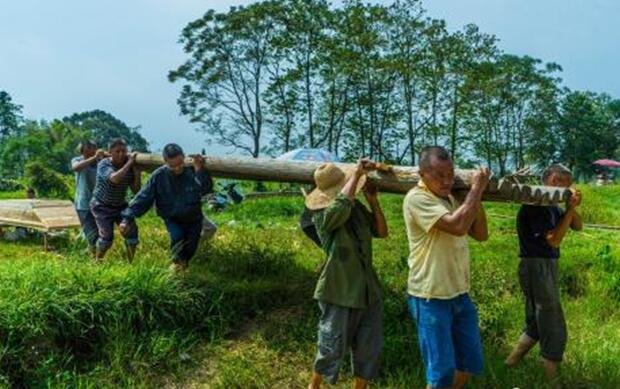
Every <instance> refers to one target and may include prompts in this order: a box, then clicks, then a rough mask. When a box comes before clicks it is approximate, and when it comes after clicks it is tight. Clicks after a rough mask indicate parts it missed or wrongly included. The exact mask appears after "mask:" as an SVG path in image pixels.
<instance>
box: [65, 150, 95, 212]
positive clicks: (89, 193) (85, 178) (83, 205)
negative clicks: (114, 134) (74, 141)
mask: <svg viewBox="0 0 620 389" xmlns="http://www.w3.org/2000/svg"><path fill="white" fill-rule="evenodd" d="M82 161H84V157H83V156H81V155H80V156H79V157H75V158H73V159H72V160H71V166H73V165H74V164H76V163H80V162H82ZM96 180H97V162H93V163H92V164H90V165H89V166H87V167H85V168H84V169H82V170H80V171H79V172H75V198H74V202H75V209H77V210H78V211H87V210H89V209H90V206H89V203H90V199H91V198H92V197H93V190H94V189H95V181H96Z"/></svg>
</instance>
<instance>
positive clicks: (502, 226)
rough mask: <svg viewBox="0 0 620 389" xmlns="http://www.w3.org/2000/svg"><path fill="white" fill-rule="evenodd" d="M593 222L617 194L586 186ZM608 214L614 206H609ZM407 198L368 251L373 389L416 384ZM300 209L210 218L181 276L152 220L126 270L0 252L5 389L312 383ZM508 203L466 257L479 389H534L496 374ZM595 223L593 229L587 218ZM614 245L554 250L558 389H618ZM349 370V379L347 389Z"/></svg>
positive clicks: (534, 381) (521, 373) (517, 308)
mask: <svg viewBox="0 0 620 389" xmlns="http://www.w3.org/2000/svg"><path fill="white" fill-rule="evenodd" d="M583 190H584V194H585V196H584V206H583V210H584V214H585V217H586V218H587V220H589V221H591V222H605V223H610V224H616V225H620V215H618V214H617V213H616V210H615V208H614V209H611V208H610V205H609V201H610V200H609V198H610V197H611V198H614V199H615V198H617V197H614V196H618V194H617V192H614V190H615V189H613V188H609V189H608V188H604V189H599V188H589V187H584V189H583ZM611 201H613V200H611ZM401 202H402V197H400V196H384V197H382V204H383V205H384V208H385V210H386V214H387V217H388V220H389V224H390V230H391V236H390V238H389V239H387V240H382V241H376V244H375V263H376V267H377V270H378V273H379V276H380V278H381V281H382V283H383V291H384V296H383V301H384V322H385V331H384V333H385V349H384V358H383V368H382V372H381V378H380V379H379V380H378V382H377V383H376V386H377V387H382V388H411V387H422V386H423V385H424V376H423V369H422V367H421V362H420V357H419V352H418V349H417V343H416V336H415V330H414V327H413V324H412V322H411V320H410V318H409V315H408V313H407V309H406V304H405V285H406V278H407V265H406V258H407V255H408V248H407V240H406V236H405V228H404V223H403V220H402V214H401V204H402V203H401ZM301 206H302V204H301V200H300V199H299V198H284V199H265V200H253V201H248V202H246V203H244V204H241V205H239V206H232V207H231V208H230V209H229V210H228V211H227V212H225V213H221V214H217V215H213V217H214V218H215V219H216V221H217V222H218V223H219V226H220V228H219V231H218V234H217V235H216V237H215V238H214V240H213V241H212V242H211V243H210V244H205V245H203V246H201V248H200V250H199V253H198V255H197V257H196V258H195V260H194V261H193V262H192V264H191V266H190V271H189V273H188V274H185V275H182V276H180V275H175V274H172V273H170V272H169V270H168V265H169V260H168V254H167V244H168V240H167V235H166V233H165V230H164V229H163V225H162V224H161V222H160V221H159V220H158V219H157V218H156V217H154V215H148V216H147V217H145V218H143V219H140V220H139V223H140V227H141V233H142V242H141V244H140V247H139V252H138V256H137V260H136V261H135V262H134V263H133V264H127V263H126V262H125V261H124V260H123V259H122V258H123V255H122V254H123V253H122V249H121V246H122V245H120V244H117V245H116V246H115V248H114V249H113V250H112V251H111V253H110V256H109V257H108V258H107V259H106V262H105V263H104V264H101V265H94V264H92V263H91V262H90V261H89V260H88V259H87V257H86V255H85V253H84V246H83V243H82V242H79V241H77V240H75V239H73V236H71V237H69V238H65V239H61V240H58V241H56V242H54V243H53V244H54V245H55V246H57V247H58V251H57V252H56V253H43V252H41V250H40V247H41V246H40V242H38V241H25V242H18V243H6V242H2V243H0V385H1V384H3V385H5V386H13V387H20V386H21V387H162V386H164V385H169V386H175V385H178V386H180V387H184V386H190V387H191V386H195V387H203V386H209V387H215V388H272V387H276V388H278V387H279V388H291V387H302V386H303V385H304V384H306V381H307V379H308V377H309V374H310V369H311V364H312V359H313V354H314V352H315V342H316V323H317V319H318V309H317V307H316V304H315V302H313V301H312V292H313V288H314V282H315V280H316V270H317V268H318V267H319V265H320V264H321V262H322V260H323V254H322V253H321V251H320V250H318V249H317V248H316V247H314V245H313V243H312V242H310V241H309V240H308V239H307V238H306V237H305V236H303V234H302V233H301V232H300V231H299V230H298V228H297V222H298V220H297V217H298V213H299V212H300V210H301ZM516 209H517V207H516V206H514V205H503V204H492V205H487V210H488V212H489V214H493V215H502V216H505V217H506V218H497V217H491V218H490V229H491V239H490V240H489V241H488V242H485V243H483V244H476V243H472V245H471V248H472V250H471V251H472V296H473V298H474V300H475V301H476V303H477V305H478V309H479V312H480V326H481V329H482V334H483V337H484V345H485V357H486V367H485V374H484V375H483V376H482V377H479V378H477V379H475V380H474V381H473V383H472V387H476V388H512V387H521V388H537V387H544V384H542V382H544V379H543V377H542V375H541V369H540V365H539V363H538V360H537V358H536V355H535V354H534V355H532V356H530V357H528V358H527V359H526V360H525V362H524V364H523V365H522V366H520V367H518V368H517V369H515V370H511V371H508V370H506V369H505V368H504V367H503V365H502V363H501V361H502V359H503V358H504V357H505V354H506V353H507V352H508V351H509V349H510V346H511V344H512V342H513V341H514V340H515V339H516V337H517V336H518V334H519V332H520V330H521V328H522V323H523V307H522V301H521V294H520V290H519V287H518V283H517V277H516V267H517V263H518V259H517V242H516V238H515V231H514V220H513V219H512V217H514V214H515V212H516ZM598 218H600V219H598ZM619 238H620V235H619V234H618V233H617V232H612V231H599V230H586V231H584V232H583V233H581V234H574V233H572V234H570V235H569V237H568V238H567V240H566V242H565V244H564V245H563V247H562V250H563V251H562V259H561V262H560V263H561V271H560V272H561V288H562V293H563V299H564V306H565V310H566V316H567V320H568V324H569V337H570V341H569V346H568V350H567V354H566V361H565V363H564V364H563V365H564V366H563V372H562V374H563V377H564V381H565V383H567V385H569V387H578V388H580V387H583V388H586V387H587V388H615V387H620V373H619V371H620V369H618V367H619V365H620V362H618V361H620V333H618V331H617V328H618V324H619V323H620V315H618V308H620V243H619ZM350 374H351V372H350V370H349V368H348V367H346V366H345V367H344V371H343V376H342V378H343V381H342V383H341V384H339V385H337V386H336V387H339V388H345V387H348V383H346V380H347V379H348V378H350Z"/></svg>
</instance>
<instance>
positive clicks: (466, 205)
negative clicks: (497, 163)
mask: <svg viewBox="0 0 620 389" xmlns="http://www.w3.org/2000/svg"><path fill="white" fill-rule="evenodd" d="M489 176H490V173H489V169H480V170H479V171H478V172H476V175H475V176H474V182H473V184H472V186H471V189H470V190H469V193H467V196H466V197H465V201H464V202H463V204H462V205H461V206H460V207H458V208H457V210H456V211H454V212H452V213H448V214H446V215H444V216H442V217H441V218H440V219H439V220H438V221H437V222H436V223H435V225H434V227H435V228H437V229H439V230H441V231H443V232H447V233H448V234H452V235H456V236H464V235H467V234H468V233H469V230H470V229H471V227H472V225H473V224H474V221H475V220H476V216H477V215H478V210H479V209H480V207H481V204H480V203H481V201H482V192H484V189H485V188H486V186H487V184H488V182H489Z"/></svg>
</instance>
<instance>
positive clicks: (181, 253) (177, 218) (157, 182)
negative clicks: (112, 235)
mask: <svg viewBox="0 0 620 389" xmlns="http://www.w3.org/2000/svg"><path fill="white" fill-rule="evenodd" d="M163 157H164V161H165V162H166V164H165V165H164V166H162V167H160V168H158V169H157V170H155V171H154V172H153V174H151V176H150V177H149V179H148V181H147V182H146V185H145V186H144V188H142V190H140V192H139V193H138V194H137V195H136V196H135V197H134V198H133V200H132V201H131V203H130V204H129V207H127V209H125V210H124V211H123V214H122V215H123V221H122V222H121V225H120V228H121V231H125V230H128V229H129V228H130V226H131V225H132V224H133V221H134V218H136V217H140V216H142V215H144V214H145V213H146V212H147V211H148V210H149V209H150V208H151V207H152V206H153V204H155V207H156V208H157V214H158V215H159V216H160V217H161V218H162V219H163V220H164V223H165V224H166V228H167V229H168V233H169V234H170V249H171V251H172V260H173V264H172V268H173V269H174V270H185V269H186V268H187V266H188V264H189V261H190V259H191V258H192V257H193V256H194V254H195V253H196V249H197V248H198V243H199V242H200V236H201V233H202V231H203V225H205V224H206V225H207V227H211V230H213V228H214V225H213V224H212V223H210V222H209V221H208V220H206V219H205V217H204V215H203V213H202V202H201V199H202V197H203V196H205V195H206V194H208V193H211V192H212V191H213V180H212V179H211V175H210V174H209V172H208V171H207V170H206V168H205V159H204V157H203V156H201V155H194V156H192V157H193V160H194V166H193V167H187V166H185V154H184V153H183V149H181V147H180V146H178V145H176V144H174V143H170V144H168V145H166V146H165V147H164V150H163ZM205 222H206V223H205Z"/></svg>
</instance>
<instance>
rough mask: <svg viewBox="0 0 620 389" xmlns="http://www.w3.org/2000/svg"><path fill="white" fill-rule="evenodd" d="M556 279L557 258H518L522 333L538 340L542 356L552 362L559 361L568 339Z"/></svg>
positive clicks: (557, 279) (557, 278)
mask: <svg viewBox="0 0 620 389" xmlns="http://www.w3.org/2000/svg"><path fill="white" fill-rule="evenodd" d="M558 281H559V277H558V259H557V258H521V262H520V264H519V282H520V284H521V289H522V290H523V294H524V295H525V333H526V334H527V335H528V336H529V337H531V338H532V339H535V340H538V341H539V342H540V353H541V355H542V356H543V358H545V359H548V360H551V361H561V360H562V356H563V355H564V350H565V348H566V338H567V334H566V321H565V320H564V312H563V311H562V305H561V303H560V289H559V283H558Z"/></svg>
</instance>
